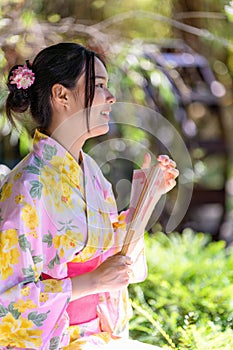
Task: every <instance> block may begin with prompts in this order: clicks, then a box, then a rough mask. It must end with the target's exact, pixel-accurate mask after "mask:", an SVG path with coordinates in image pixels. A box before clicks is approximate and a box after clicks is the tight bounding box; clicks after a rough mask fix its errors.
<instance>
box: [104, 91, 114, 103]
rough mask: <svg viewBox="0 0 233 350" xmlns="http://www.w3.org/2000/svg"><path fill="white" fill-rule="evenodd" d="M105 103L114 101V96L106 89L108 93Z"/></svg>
mask: <svg viewBox="0 0 233 350" xmlns="http://www.w3.org/2000/svg"><path fill="white" fill-rule="evenodd" d="M106 101H107V103H110V104H113V103H115V102H116V97H115V96H114V95H113V94H112V93H111V92H110V91H109V90H108V95H107V98H106Z"/></svg>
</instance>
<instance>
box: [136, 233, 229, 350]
mask: <svg viewBox="0 0 233 350" xmlns="http://www.w3.org/2000/svg"><path fill="white" fill-rule="evenodd" d="M146 245H147V260H148V267H149V273H148V277H147V279H146V281H144V282H143V283H142V284H140V285H131V286H130V295H131V298H132V305H133V307H134V309H135V312H134V317H133V319H132V320H131V323H130V331H131V336H132V337H133V338H134V339H138V340H141V341H145V342H148V343H152V344H157V345H160V346H162V345H164V346H165V345H166V346H168V348H169V349H179V350H181V349H197V350H203V349H232V348H233V330H232V329H233V309H232V303H233V296H232V284H233V272H232V271H233V253H232V252H231V251H230V249H229V248H225V243H224V242H223V241H219V242H211V240H210V236H208V235H204V234H201V233H199V234H194V233H193V232H192V231H191V230H189V229H186V230H185V231H184V232H183V234H182V235H180V234H178V233H172V234H170V235H169V236H166V235H164V234H162V233H158V234H156V235H155V236H150V237H147V239H146Z"/></svg>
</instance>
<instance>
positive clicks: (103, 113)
mask: <svg viewBox="0 0 233 350" xmlns="http://www.w3.org/2000/svg"><path fill="white" fill-rule="evenodd" d="M110 112H111V111H103V112H101V113H100V114H101V115H102V116H103V117H104V118H105V119H107V120H110V116H109V114H110Z"/></svg>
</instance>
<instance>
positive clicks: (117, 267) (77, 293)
mask: <svg viewBox="0 0 233 350" xmlns="http://www.w3.org/2000/svg"><path fill="white" fill-rule="evenodd" d="M131 267H132V260H131V258H130V257H128V256H122V255H118V254H116V255H113V256H111V257H109V258H108V259H107V260H105V261H104V262H103V263H102V264H101V265H100V266H99V267H98V268H97V269H96V270H93V271H91V272H88V273H85V274H83V275H80V276H77V277H73V278H72V279H71V281H72V297H71V300H74V299H77V298H81V297H83V296H86V295H90V294H95V293H102V292H111V291H114V290H119V289H122V288H124V287H126V286H128V284H129V280H130V275H131V272H132V269H131Z"/></svg>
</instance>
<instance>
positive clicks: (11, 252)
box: [0, 229, 20, 280]
mask: <svg viewBox="0 0 233 350" xmlns="http://www.w3.org/2000/svg"><path fill="white" fill-rule="evenodd" d="M19 256H20V253H19V250H18V236H17V232H16V230H12V229H10V230H6V231H5V232H1V231H0V273H1V276H2V279H3V280H6V279H7V278H8V277H10V276H11V275H12V274H13V272H14V270H13V266H14V265H16V264H18V262H19Z"/></svg>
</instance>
